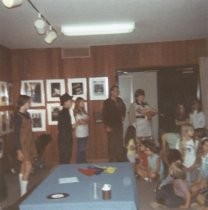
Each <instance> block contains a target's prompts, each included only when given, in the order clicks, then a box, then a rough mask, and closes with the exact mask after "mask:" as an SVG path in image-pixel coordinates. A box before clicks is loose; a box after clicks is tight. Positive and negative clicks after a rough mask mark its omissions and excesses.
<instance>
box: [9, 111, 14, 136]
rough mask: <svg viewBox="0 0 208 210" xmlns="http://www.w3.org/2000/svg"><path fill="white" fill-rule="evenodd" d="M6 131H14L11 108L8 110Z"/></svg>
mask: <svg viewBox="0 0 208 210" xmlns="http://www.w3.org/2000/svg"><path fill="white" fill-rule="evenodd" d="M8 131H9V132H12V131H14V112H13V111H11V110H9V111H8Z"/></svg>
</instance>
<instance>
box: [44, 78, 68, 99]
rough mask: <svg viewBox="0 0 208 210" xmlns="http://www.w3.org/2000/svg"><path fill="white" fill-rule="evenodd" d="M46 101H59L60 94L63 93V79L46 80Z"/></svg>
mask: <svg viewBox="0 0 208 210" xmlns="http://www.w3.org/2000/svg"><path fill="white" fill-rule="evenodd" d="M46 93H47V101H59V100H60V96H61V95H63V94H64V93H65V82H64V79H48V80H46Z"/></svg>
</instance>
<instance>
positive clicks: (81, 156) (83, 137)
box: [74, 97, 89, 163]
mask: <svg viewBox="0 0 208 210" xmlns="http://www.w3.org/2000/svg"><path fill="white" fill-rule="evenodd" d="M84 106H85V105H84V99H83V98H81V97H78V98H77V99H76V101H75V107H74V117H75V120H76V128H75V135H76V138H77V163H86V162H87V160H86V146H87V140H88V136H89V129H88V122H89V117H88V114H87V112H86V110H85V107H84Z"/></svg>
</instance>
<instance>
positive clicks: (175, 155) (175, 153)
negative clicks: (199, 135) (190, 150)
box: [167, 149, 182, 165]
mask: <svg viewBox="0 0 208 210" xmlns="http://www.w3.org/2000/svg"><path fill="white" fill-rule="evenodd" d="M178 160H180V161H182V155H181V153H180V151H179V150H177V149H169V150H168V155H167V161H168V164H169V165H170V164H171V163H173V162H176V161H178Z"/></svg>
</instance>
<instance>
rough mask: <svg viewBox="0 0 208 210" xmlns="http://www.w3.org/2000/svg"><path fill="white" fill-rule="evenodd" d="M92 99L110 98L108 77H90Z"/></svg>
mask: <svg viewBox="0 0 208 210" xmlns="http://www.w3.org/2000/svg"><path fill="white" fill-rule="evenodd" d="M89 90H90V100H105V99H107V98H108V77H90V78H89Z"/></svg>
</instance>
